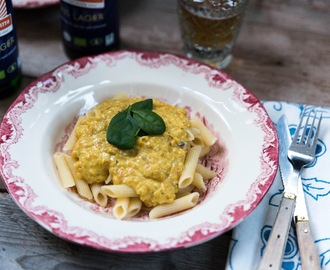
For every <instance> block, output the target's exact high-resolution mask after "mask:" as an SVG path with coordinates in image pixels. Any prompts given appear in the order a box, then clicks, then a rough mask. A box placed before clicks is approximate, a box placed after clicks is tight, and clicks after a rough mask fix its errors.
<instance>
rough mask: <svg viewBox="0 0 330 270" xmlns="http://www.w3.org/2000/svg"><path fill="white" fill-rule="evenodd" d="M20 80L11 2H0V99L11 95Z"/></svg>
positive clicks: (2, 0)
mask: <svg viewBox="0 0 330 270" xmlns="http://www.w3.org/2000/svg"><path fill="white" fill-rule="evenodd" d="M20 79H21V67H20V61H19V55H18V44H17V35H16V28H15V24H14V19H13V5H12V2H11V0H0V98H4V97H7V96H9V95H10V94H13V93H14V91H15V90H16V89H17V88H18V86H19V82H20Z"/></svg>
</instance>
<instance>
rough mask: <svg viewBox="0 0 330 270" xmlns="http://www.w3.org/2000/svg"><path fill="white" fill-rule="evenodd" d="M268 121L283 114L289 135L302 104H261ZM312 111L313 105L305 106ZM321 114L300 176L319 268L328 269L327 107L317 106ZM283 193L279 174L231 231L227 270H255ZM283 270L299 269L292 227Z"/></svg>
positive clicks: (329, 137) (329, 122)
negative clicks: (312, 158) (313, 149)
mask: <svg viewBox="0 0 330 270" xmlns="http://www.w3.org/2000/svg"><path fill="white" fill-rule="evenodd" d="M263 105H264V106H265V108H266V110H267V112H268V113H269V116H270V118H271V119H272V121H273V122H274V123H275V124H276V123H277V121H278V120H279V118H280V117H281V116H282V115H283V114H284V115H286V117H287V120H288V123H289V129H290V133H291V134H293V133H294V132H295V129H296V126H297V123H298V121H299V119H300V116H301V113H302V110H303V108H304V106H303V105H300V104H296V103H288V102H269V101H267V102H264V103H263ZM306 108H307V110H312V109H313V107H312V106H306ZM315 110H316V111H318V112H322V113H323V119H322V124H321V130H320V133H319V140H318V145H317V149H316V152H317V154H316V159H315V161H314V163H313V164H312V165H310V167H309V168H308V169H305V170H304V171H303V173H302V183H303V188H304V191H305V198H306V202H307V208H308V211H309V216H310V223H311V227H312V231H313V235H314V239H315V244H316V248H317V251H318V254H319V256H320V261H321V267H322V269H330V151H328V146H330V108H325V107H316V108H315ZM282 192H283V185H282V181H281V178H280V174H279V173H278V174H277V176H276V178H275V181H274V183H273V185H272V186H271V188H270V190H269V192H268V193H267V194H266V196H265V197H264V199H263V200H262V201H261V203H260V204H259V205H258V207H257V208H256V209H255V210H254V211H253V212H252V213H251V214H250V215H249V216H248V217H247V218H246V219H245V220H244V221H243V222H242V223H241V224H239V225H238V226H237V227H236V228H235V229H234V231H233V236H232V240H231V245H230V249H229V255H228V260H227V266H226V270H242V269H244V270H249V269H257V268H258V265H259V263H260V260H261V257H262V254H263V252H264V250H265V246H266V243H267V239H268V237H269V235H270V231H271V229H272V226H273V224H274V221H275V217H276V214H277V211H278V206H279V203H280V200H281V196H282ZM282 269H286V270H293V269H294V270H298V269H302V268H301V262H300V256H299V249H298V242H297V239H296V236H295V231H294V228H293V227H291V229H290V234H289V238H288V243H287V246H286V249H285V254H284V258H283V263H282Z"/></svg>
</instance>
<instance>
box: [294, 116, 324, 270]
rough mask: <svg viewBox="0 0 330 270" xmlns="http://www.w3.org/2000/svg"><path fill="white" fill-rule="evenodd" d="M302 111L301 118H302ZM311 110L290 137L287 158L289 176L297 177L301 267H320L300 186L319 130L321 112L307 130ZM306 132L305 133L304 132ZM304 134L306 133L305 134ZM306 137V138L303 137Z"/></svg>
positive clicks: (313, 153) (311, 159)
mask: <svg viewBox="0 0 330 270" xmlns="http://www.w3.org/2000/svg"><path fill="white" fill-rule="evenodd" d="M304 112H305V110H304V111H303V114H302V117H301V119H303V118H304ZM310 115H311V112H309V114H308V116H307V120H306V123H305V125H304V128H303V132H302V134H301V135H300V136H299V134H300V129H301V125H302V120H301V121H300V122H299V125H298V127H297V130H296V132H295V135H294V137H293V139H292V143H291V145H290V147H289V150H288V158H289V160H290V161H291V164H292V168H293V172H292V175H291V177H297V179H298V186H299V188H298V189H299V190H298V195H297V207H296V210H298V209H299V211H297V213H299V214H302V215H301V216H300V215H299V216H296V217H295V218H296V220H295V222H296V234H297V238H298V245H299V251H300V258H301V262H302V267H303V269H315V270H317V269H320V262H319V257H318V254H317V252H316V248H315V245H314V239H313V235H312V232H311V227H310V224H309V220H308V214H307V209H306V203H305V198H304V191H303V188H302V183H301V179H300V174H301V170H302V169H303V168H304V167H306V166H308V165H310V164H311V163H312V162H313V161H314V159H315V150H316V146H317V139H318V134H319V131H320V125H321V120H322V114H321V116H320V118H319V121H318V124H317V127H316V131H315V134H314V136H313V137H312V133H313V127H314V124H315V119H316V113H315V114H314V117H313V120H312V124H311V126H310V128H309V131H307V128H308V122H309V118H310ZM306 132H307V134H306ZM305 134H306V135H305ZM305 137H306V139H305Z"/></svg>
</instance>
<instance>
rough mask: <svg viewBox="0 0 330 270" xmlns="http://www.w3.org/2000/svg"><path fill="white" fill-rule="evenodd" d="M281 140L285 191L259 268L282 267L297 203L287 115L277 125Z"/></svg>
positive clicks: (281, 165)
mask: <svg viewBox="0 0 330 270" xmlns="http://www.w3.org/2000/svg"><path fill="white" fill-rule="evenodd" d="M276 130H277V134H278V140H279V147H280V149H279V150H280V151H279V168H280V174H281V178H282V181H283V180H284V181H283V184H284V192H283V194H282V200H281V202H280V205H279V210H278V213H277V215H276V219H275V222H274V225H273V228H272V231H271V233H270V236H269V238H268V241H267V245H266V248H265V251H264V254H263V256H262V259H261V263H260V265H259V268H258V269H259V270H264V269H272V270H274V269H281V266H282V259H283V255H284V251H285V246H286V243H287V239H288V235H289V230H290V225H291V221H292V217H293V212H294V208H295V204H296V193H295V191H296V189H297V187H296V186H297V183H296V182H297V181H295V183H292V182H289V179H290V178H288V177H286V176H287V175H290V173H291V172H292V166H291V163H290V161H289V160H288V156H287V155H288V149H289V146H290V134H288V128H287V122H286V118H285V116H282V117H281V118H280V119H279V121H278V122H277V125H276Z"/></svg>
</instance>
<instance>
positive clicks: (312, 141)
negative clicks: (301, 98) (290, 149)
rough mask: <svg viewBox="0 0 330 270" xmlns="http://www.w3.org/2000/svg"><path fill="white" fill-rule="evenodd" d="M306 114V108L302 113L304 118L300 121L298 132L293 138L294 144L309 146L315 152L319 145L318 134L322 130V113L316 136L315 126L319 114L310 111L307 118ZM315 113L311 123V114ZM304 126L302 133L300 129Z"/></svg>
mask: <svg viewBox="0 0 330 270" xmlns="http://www.w3.org/2000/svg"><path fill="white" fill-rule="evenodd" d="M305 112H306V108H304V110H303V112H302V116H301V119H300V121H299V124H298V127H297V130H296V132H295V134H294V137H293V140H292V141H293V142H296V144H301V145H302V144H306V145H308V146H309V147H310V148H311V149H312V150H313V151H315V149H316V145H317V138H318V133H319V130H320V125H321V120H322V113H321V115H320V117H319V120H318V123H317V127H316V130H315V134H313V133H314V129H313V127H314V124H315V120H316V119H317V112H315V110H310V111H309V113H308V114H307V116H305ZM312 113H313V116H312V120H311V121H312V122H311V123H309V122H310V118H311V114H312ZM304 117H307V119H306V121H304ZM303 123H305V124H304V126H303V131H302V133H300V129H301V128H302V124H303Z"/></svg>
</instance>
